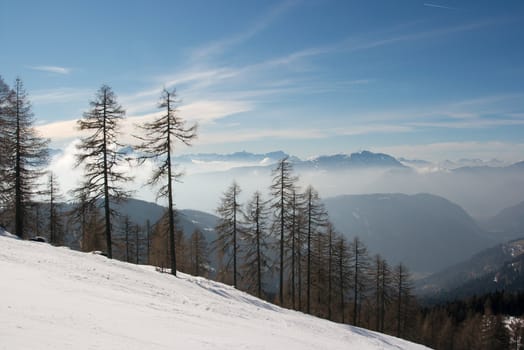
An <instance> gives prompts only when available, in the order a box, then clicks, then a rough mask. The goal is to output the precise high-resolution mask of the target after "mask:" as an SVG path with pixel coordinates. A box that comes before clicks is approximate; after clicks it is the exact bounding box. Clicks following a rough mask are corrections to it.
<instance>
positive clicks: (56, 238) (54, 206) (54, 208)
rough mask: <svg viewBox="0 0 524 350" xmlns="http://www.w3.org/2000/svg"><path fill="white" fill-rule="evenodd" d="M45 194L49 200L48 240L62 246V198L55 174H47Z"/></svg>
mask: <svg viewBox="0 0 524 350" xmlns="http://www.w3.org/2000/svg"><path fill="white" fill-rule="evenodd" d="M46 194H47V196H48V198H49V201H48V205H49V240H50V241H51V243H52V244H56V245H62V244H64V242H63V238H64V237H63V226H64V225H63V221H62V217H61V216H60V212H59V211H60V201H62V200H63V199H64V197H63V196H62V195H61V194H60V186H59V185H58V181H57V180H56V176H55V174H53V172H49V175H48V178H47V189H46Z"/></svg>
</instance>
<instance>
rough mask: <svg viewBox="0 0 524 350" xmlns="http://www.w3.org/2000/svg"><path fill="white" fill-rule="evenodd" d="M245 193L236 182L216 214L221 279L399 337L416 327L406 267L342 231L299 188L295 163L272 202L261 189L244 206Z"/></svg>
mask: <svg viewBox="0 0 524 350" xmlns="http://www.w3.org/2000/svg"><path fill="white" fill-rule="evenodd" d="M241 192H242V190H241V187H240V185H239V184H238V183H236V182H233V183H232V184H231V186H229V188H228V189H227V190H226V191H225V192H224V194H223V197H222V198H221V200H220V203H219V206H218V208H217V214H218V217H219V221H218V224H217V226H216V228H215V231H216V233H217V238H216V240H215V241H214V242H213V244H212V247H211V248H212V249H213V250H214V251H216V252H217V260H218V261H217V265H218V267H217V276H216V278H217V280H219V281H221V282H225V283H228V284H232V285H233V286H235V287H236V288H239V289H241V290H244V291H247V292H249V293H251V294H254V295H256V296H258V297H260V298H264V299H266V300H269V301H272V302H275V303H277V304H279V305H281V306H284V307H288V308H291V309H295V310H299V311H302V312H306V313H309V314H313V315H316V316H319V317H323V318H327V319H330V320H333V321H338V322H343V323H350V324H353V325H356V326H362V327H366V328H370V329H374V330H377V331H381V332H388V333H391V334H395V335H397V336H401V337H402V336H404V334H406V333H407V332H408V330H409V329H410V328H412V326H413V325H412V323H411V319H410V317H411V316H412V310H413V308H414V305H415V299H414V296H413V293H412V290H413V284H412V279H411V275H410V273H409V271H408V269H407V268H406V266H405V265H403V264H398V265H397V266H391V265H390V264H389V263H388V262H387V261H386V260H385V259H383V258H382V257H381V256H380V255H375V256H373V257H372V256H371V255H370V253H369V252H368V250H367V248H366V246H365V244H364V243H363V242H362V241H361V240H360V239H359V238H358V237H355V238H353V239H352V240H351V241H349V240H348V239H347V238H346V236H344V235H342V234H339V233H338V232H336V230H335V228H334V226H333V225H332V224H331V223H330V222H329V217H328V213H327V211H326V209H325V208H324V205H323V203H322V201H321V198H320V196H319V194H318V192H317V191H316V190H315V189H314V188H313V187H312V186H307V187H306V188H305V189H304V190H301V189H300V187H299V185H298V177H297V176H296V175H295V174H294V173H293V164H292V162H291V161H290V160H289V159H287V158H284V159H282V160H281V161H280V162H279V163H278V164H277V166H276V167H275V169H274V170H273V172H272V182H271V185H270V188H269V197H270V198H268V199H264V198H263V196H262V194H261V193H260V192H258V191H257V192H255V193H253V194H252V196H251V197H250V199H249V200H248V201H247V203H240V201H239V196H240V194H241ZM275 286H276V288H275Z"/></svg>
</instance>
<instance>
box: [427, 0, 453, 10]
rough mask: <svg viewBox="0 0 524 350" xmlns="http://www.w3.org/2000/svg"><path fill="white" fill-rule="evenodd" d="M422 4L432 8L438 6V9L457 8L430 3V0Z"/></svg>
mask: <svg viewBox="0 0 524 350" xmlns="http://www.w3.org/2000/svg"><path fill="white" fill-rule="evenodd" d="M424 6H426V7H433V8H439V9H445V10H458V9H457V8H456V7H451V6H444V5H438V4H433V3H430V2H425V3H424Z"/></svg>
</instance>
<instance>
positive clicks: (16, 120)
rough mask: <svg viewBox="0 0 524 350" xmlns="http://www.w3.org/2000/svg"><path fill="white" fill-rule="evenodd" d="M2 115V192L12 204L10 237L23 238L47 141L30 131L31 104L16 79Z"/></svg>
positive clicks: (31, 128) (42, 172)
mask: <svg viewBox="0 0 524 350" xmlns="http://www.w3.org/2000/svg"><path fill="white" fill-rule="evenodd" d="M4 89H5V88H4ZM2 114H4V122H3V124H4V125H3V128H2V129H3V131H2V137H3V140H2V141H3V142H5V144H4V145H3V149H2V152H5V153H4V155H3V162H4V164H5V165H6V167H4V168H3V176H4V181H5V185H6V187H5V188H4V190H5V192H6V193H7V194H8V195H7V197H8V198H9V199H11V200H12V201H13V202H14V203H13V209H14V215H13V216H14V222H15V224H14V233H15V234H16V235H17V236H19V237H25V236H27V233H26V232H25V226H26V223H28V220H29V217H28V215H27V214H28V210H29V205H30V202H31V199H32V197H33V196H34V195H35V194H36V193H37V192H38V190H37V188H36V183H37V181H38V179H39V178H40V177H41V176H42V175H43V174H44V171H43V167H44V166H45V165H46V164H47V161H48V149H47V146H48V144H49V140H47V139H43V138H41V137H39V136H38V134H37V132H36V130H35V129H34V127H33V124H34V115H33V112H32V111H31V103H30V102H29V98H28V96H27V93H26V91H25V89H24V85H23V83H22V81H21V80H20V78H17V79H16V81H15V87H14V89H13V91H12V93H9V94H8V97H7V101H6V103H5V105H4V107H3V112H2Z"/></svg>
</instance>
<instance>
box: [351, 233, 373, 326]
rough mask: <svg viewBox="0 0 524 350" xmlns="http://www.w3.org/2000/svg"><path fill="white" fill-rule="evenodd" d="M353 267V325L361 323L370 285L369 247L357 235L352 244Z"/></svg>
mask: <svg viewBox="0 0 524 350" xmlns="http://www.w3.org/2000/svg"><path fill="white" fill-rule="evenodd" d="M350 250H351V258H350V262H351V269H352V270H353V273H352V277H353V283H352V286H351V287H352V288H353V325H354V326H358V325H359V317H360V308H361V306H362V298H364V295H365V292H366V288H367V287H368V276H369V273H368V272H369V255H368V250H367V247H366V246H365V245H364V243H362V241H361V240H360V238H358V237H355V238H354V239H353V241H352V242H351V245H350Z"/></svg>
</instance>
